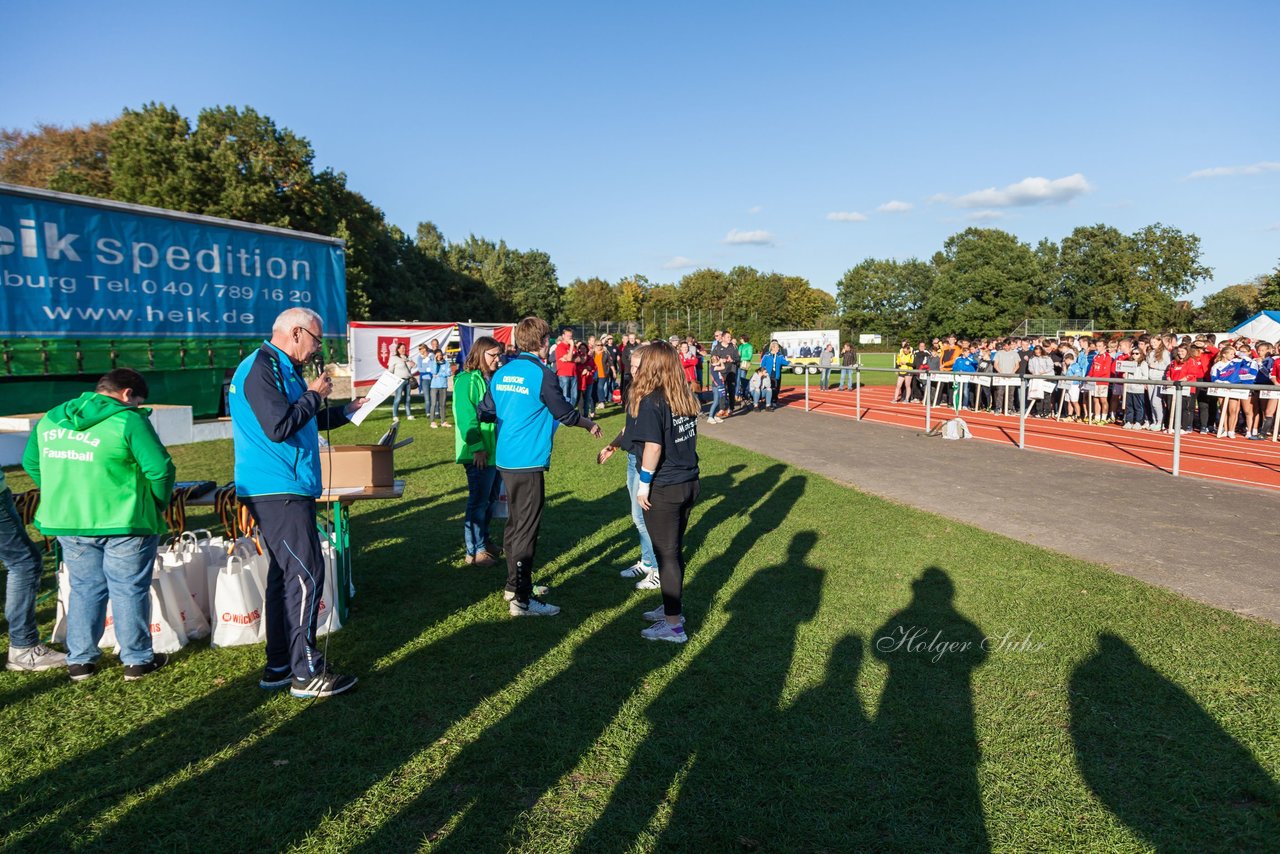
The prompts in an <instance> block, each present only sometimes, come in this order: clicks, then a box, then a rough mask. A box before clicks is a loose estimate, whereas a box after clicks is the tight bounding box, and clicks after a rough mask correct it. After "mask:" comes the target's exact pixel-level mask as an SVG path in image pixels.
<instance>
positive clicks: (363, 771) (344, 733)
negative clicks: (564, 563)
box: [95, 534, 624, 849]
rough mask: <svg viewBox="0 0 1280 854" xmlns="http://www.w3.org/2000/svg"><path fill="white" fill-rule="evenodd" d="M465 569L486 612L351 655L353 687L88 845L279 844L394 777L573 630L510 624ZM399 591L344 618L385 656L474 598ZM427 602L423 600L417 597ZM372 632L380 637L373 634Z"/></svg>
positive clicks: (490, 580) (427, 588) (539, 623)
mask: <svg viewBox="0 0 1280 854" xmlns="http://www.w3.org/2000/svg"><path fill="white" fill-rule="evenodd" d="M622 539H623V535H622V534H618V535H615V536H613V537H609V538H606V539H605V540H604V541H603V542H602V543H601V544H599V545H598V546H596V548H598V549H599V550H600V551H601V552H603V553H606V554H613V553H614V552H617V551H619V550H620V549H621V547H622V546H621V543H622ZM460 571H461V570H460ZM447 572H449V571H446V573H447ZM437 578H438V577H437ZM466 579H469V580H464V581H463V582H462V583H461V584H460V585H459V586H460V588H463V589H466V590H474V589H475V586H476V584H477V583H478V584H481V585H483V586H484V587H486V588H487V591H489V596H490V598H491V599H492V600H493V601H494V604H493V611H492V616H491V617H489V618H488V619H486V618H485V617H484V616H475V617H472V622H470V623H468V624H466V625H463V626H461V627H460V628H459V629H457V630H456V631H454V632H452V633H451V634H447V635H445V636H444V637H441V638H440V639H438V640H435V641H434V642H431V643H428V644H426V645H424V646H423V647H421V648H420V649H416V650H414V651H413V652H411V653H409V654H407V655H405V656H404V657H403V658H401V659H400V660H398V661H396V662H395V663H393V664H392V665H391V666H390V667H387V668H386V669H384V670H382V671H379V672H373V673H370V672H369V671H368V669H367V668H368V667H369V666H370V664H371V663H372V662H373V660H375V659H376V658H377V657H378V656H376V655H374V656H370V655H364V656H356V657H355V664H356V666H355V667H354V668H353V669H354V671H355V672H357V673H364V674H365V675H364V677H363V678H362V681H361V685H360V686H359V688H358V689H357V691H356V692H355V693H353V694H351V695H349V696H345V697H341V698H337V699H334V700H329V701H324V702H321V703H317V704H316V705H315V706H314V707H313V708H309V709H306V710H304V711H303V712H302V713H301V714H298V715H296V716H294V717H292V718H290V719H289V720H287V721H285V722H284V723H282V724H280V725H279V726H278V727H276V728H275V729H274V730H272V731H271V732H270V733H268V734H266V735H265V736H264V737H263V738H262V739H261V740H259V741H258V742H257V743H255V744H253V745H251V746H249V747H247V748H245V749H244V750H241V751H240V752H238V753H236V754H235V755H234V756H232V757H230V758H228V759H227V760H226V761H223V762H221V763H220V764H218V765H216V766H215V767H213V768H211V769H209V770H207V771H206V772H204V773H202V774H199V775H194V776H192V777H190V778H187V779H185V780H182V781H181V782H178V783H176V784H175V785H173V786H172V787H169V788H167V789H165V790H164V791H162V792H160V793H159V794H158V795H156V796H155V797H153V798H152V799H151V800H149V801H148V802H147V803H146V804H145V805H144V806H139V807H137V808H135V809H133V810H131V811H130V812H128V813H127V814H125V815H124V816H122V817H121V818H120V820H119V821H118V822H116V823H115V824H114V825H112V826H110V827H108V828H107V829H105V830H104V831H103V832H102V834H101V836H100V837H99V838H98V839H96V840H95V844H98V845H101V846H102V847H104V848H119V847H127V846H129V845H131V844H132V845H136V844H137V842H138V840H147V841H148V843H150V844H153V845H154V846H156V847H175V846H176V847H181V846H182V845H184V844H185V841H184V840H187V839H188V836H187V835H186V834H187V829H189V828H198V829H199V831H198V833H199V837H200V839H201V840H202V844H203V843H205V842H207V843H208V844H210V845H213V846H214V847H225V846H227V845H234V846H236V847H240V848H249V849H278V848H282V847H287V845H289V844H290V843H296V842H298V841H299V840H300V839H301V837H302V836H303V835H305V834H306V833H307V832H308V831H309V830H310V829H311V828H312V827H313V826H314V825H316V824H317V823H318V822H319V821H320V820H321V819H322V818H323V817H324V816H325V815H326V814H327V813H329V812H330V811H331V810H333V809H335V808H338V807H341V806H342V805H343V804H348V803H351V802H353V801H356V800H357V799H358V798H359V797H360V795H362V794H364V793H365V792H366V791H368V790H369V789H370V788H371V787H373V786H375V785H378V784H380V783H381V784H384V785H385V784H387V783H388V782H390V784H391V785H393V786H394V784H395V780H396V776H395V775H396V772H397V770H398V769H400V768H401V767H403V766H404V765H405V764H406V763H407V762H408V761H409V760H410V759H411V758H412V757H413V756H414V755H416V754H418V753H419V752H420V751H422V750H423V749H425V748H428V747H429V746H431V745H432V744H434V743H435V742H436V741H437V740H438V739H440V738H441V737H442V736H443V735H444V733H445V732H446V731H447V730H448V729H449V727H450V726H452V725H453V723H454V722H456V721H458V720H460V719H462V718H465V717H466V716H467V715H468V714H470V713H471V712H472V711H473V710H474V709H475V708H476V707H477V706H478V705H479V704H480V703H481V702H482V701H484V700H485V699H486V698H488V697H490V696H492V695H494V694H496V693H498V692H500V691H501V690H502V689H504V688H505V687H507V686H508V685H509V684H510V683H511V682H512V680H514V679H515V678H516V677H517V676H519V674H520V673H521V672H522V671H523V670H524V669H525V668H526V667H528V666H529V665H531V664H532V663H533V662H535V661H537V660H538V659H539V658H541V657H542V656H543V655H545V654H546V653H547V652H548V651H549V650H551V649H552V648H553V647H555V646H556V645H557V644H558V643H559V642H560V641H561V640H562V639H563V638H564V636H565V634H567V633H568V632H569V631H570V630H571V629H572V626H573V624H572V623H571V622H570V621H569V620H527V621H520V622H518V623H517V622H513V621H511V620H510V619H509V618H508V617H507V615H506V603H505V602H502V601H501V599H500V598H499V597H498V596H497V595H496V594H495V593H493V591H496V590H498V589H500V588H501V581H500V580H498V579H497V578H496V577H491V576H487V575H475V574H472V575H468V576H466ZM401 589H404V588H403V585H402V586H401ZM384 594H385V591H384ZM405 594H407V595H404V594H402V596H401V598H400V599H399V600H397V601H385V600H386V599H387V598H388V597H387V596H386V595H384V596H383V599H384V601H383V603H382V604H383V610H382V611H381V612H379V611H378V610H377V609H373V608H366V609H365V611H364V613H366V614H370V615H371V617H372V619H370V620H369V621H368V622H365V621H364V620H362V621H360V622H359V623H353V624H352V625H351V626H349V627H347V628H344V630H343V634H344V635H345V634H347V633H348V632H351V633H356V632H360V633H365V632H369V633H371V634H372V635H374V638H373V639H372V640H373V642H374V643H376V644H377V646H378V647H379V649H380V651H381V654H382V655H385V654H387V653H392V652H394V651H395V650H396V649H399V648H400V647H401V646H403V644H405V643H406V642H408V641H410V640H412V639H413V637H414V636H415V635H416V634H417V633H418V632H420V631H421V630H422V629H423V628H424V627H426V626H429V625H430V624H431V623H432V622H433V619H434V617H435V616H442V615H443V614H448V613H451V612H452V611H455V610H456V607H457V606H458V605H461V604H462V601H455V602H454V603H453V606H452V607H450V606H446V607H445V608H444V609H441V608H440V607H439V604H440V602H439V601H438V600H441V599H453V600H459V599H460V598H461V599H462V600H465V599H466V598H474V597H459V595H458V594H457V593H456V592H453V591H451V589H450V588H449V587H448V586H447V584H446V585H445V586H444V587H441V586H440V585H439V584H438V583H437V584H435V585H432V584H430V583H428V582H426V581H424V582H423V583H422V584H421V585H420V589H419V590H418V591H417V595H418V597H419V599H418V601H415V597H414V595H413V593H411V592H409V591H408V590H405ZM619 595H624V594H623V593H622V591H621V590H619ZM427 601H430V602H432V604H433V606H434V607H426V606H425V603H426V602H427ZM442 610H443V614H442ZM382 633H386V638H380V637H377V636H378V635H380V634H382ZM339 637H340V638H341V637H342V635H339ZM384 640H386V641H389V642H385V643H384V642H382V641H384ZM344 660H346V661H349V660H350V659H344ZM281 702H290V701H289V700H288V699H287V698H282V699H281ZM512 748H513V746H512V745H508V746H507V750H506V751H504V754H505V755H509V756H519V755H520V752H519V751H518V750H515V749H512ZM350 820H351V821H353V822H354V823H356V824H358V823H359V822H360V821H361V820H362V819H361V818H360V817H358V816H357V817H353V818H352V819H350Z"/></svg>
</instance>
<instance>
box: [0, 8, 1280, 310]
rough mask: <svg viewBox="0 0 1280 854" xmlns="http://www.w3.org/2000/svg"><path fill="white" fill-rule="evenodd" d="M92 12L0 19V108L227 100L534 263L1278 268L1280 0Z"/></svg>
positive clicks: (25, 116) (356, 185)
mask: <svg viewBox="0 0 1280 854" xmlns="http://www.w3.org/2000/svg"><path fill="white" fill-rule="evenodd" d="M107 5H108V4H100V5H98V6H90V5H89V4H87V3H64V2H57V0H48V2H45V3H41V4H23V5H21V6H14V7H11V8H9V9H7V10H6V13H5V32H6V37H5V39H4V41H5V46H6V50H5V52H6V60H7V61H6V63H5V66H6V71H5V74H4V81H3V85H0V126H6V127H31V126H33V125H34V124H36V123H37V122H53V123H57V124H74V123H84V122H88V121H90V120H94V119H106V118H110V117H112V116H114V115H117V114H118V113H119V111H120V109H121V108H122V107H125V106H139V105H141V104H143V103H145V102H148V101H153V100H154V101H161V102H165V103H168V104H172V105H174V106H176V107H177V108H178V109H179V110H180V111H182V112H183V113H184V114H185V115H187V116H189V117H190V118H192V119H193V120H194V118H195V116H196V114H197V113H198V111H199V110H200V109H201V108H202V107H206V106H212V105H216V104H234V105H240V106H244V105H249V106H253V107H254V108H256V109H258V110H259V111H261V112H263V113H266V114H267V115H269V116H271V117H272V118H273V119H274V120H275V121H276V122H277V123H278V124H280V125H283V126H285V127H288V128H291V129H292V130H294V131H295V132H297V133H299V134H301V135H303V136H305V137H307V138H308V139H309V140H310V141H311V143H312V145H313V146H314V147H315V151H316V161H317V164H318V165H320V166H332V167H334V168H335V169H338V170H341V171H345V172H346V173H347V175H348V180H349V184H350V186H351V187H352V188H353V189H356V190H358V191H360V192H362V193H364V194H365V195H366V196H367V197H368V198H370V199H371V200H372V201H373V202H374V203H375V204H377V205H379V206H380V207H382V209H383V210H384V211H385V212H386V214H387V217H388V219H390V221H392V222H394V223H396V224H398V225H400V226H401V227H403V228H405V229H406V230H410V231H411V230H412V229H413V227H414V225H415V224H416V223H417V222H419V221H420V220H428V219H429V220H432V221H434V222H435V223H436V224H437V225H438V226H439V227H440V228H441V230H442V231H443V232H444V233H445V235H446V236H447V237H448V238H449V239H451V240H460V239H463V238H465V237H466V236H467V234H468V233H475V234H479V235H484V236H487V237H491V238H494V239H497V238H502V239H505V240H506V241H507V242H508V243H509V244H511V245H513V246H516V247H519V248H538V249H543V250H545V251H547V252H549V253H550V255H551V258H552V260H553V261H554V262H555V263H556V265H557V268H558V270H559V273H560V278H561V282H562V283H567V282H568V281H570V280H571V279H573V278H575V277H579V276H581V277H586V276H592V275H596V276H602V277H604V278H607V279H610V280H617V279H618V278H619V277H622V276H624V275H629V274H632V273H641V274H644V275H647V276H649V277H650V279H651V280H654V281H674V280H676V279H678V278H679V276H681V275H683V274H684V273H685V272H687V271H688V269H692V267H693V266H694V265H697V266H715V267H720V268H724V269H727V268H728V267H731V266H733V265H736V264H750V265H752V266H755V267H757V268H760V269H763V270H777V271H779V272H784V273H789V274H797V275H803V276H805V277H807V278H808V279H809V280H810V281H811V282H812V283H813V284H814V285H816V286H819V287H823V288H827V289H828V290H833V289H834V286H835V283H836V281H837V280H838V279H839V277H840V276H841V274H842V273H843V272H844V271H845V270H846V269H848V268H849V267H851V266H853V265H854V264H856V263H858V262H859V261H861V260H862V259H863V258H866V257H898V258H906V257H911V256H919V257H923V258H927V257H929V256H930V255H931V254H932V253H933V252H934V251H935V250H937V249H938V248H940V246H941V244H942V242H943V240H945V239H946V237H947V236H948V235H949V234H951V233H953V232H956V231H959V230H962V229H963V228H965V227H967V226H969V225H972V224H978V225H991V226H995V227H999V228H1004V229H1006V230H1008V231H1011V232H1013V233H1014V234H1016V235H1018V236H1019V237H1020V238H1021V239H1023V240H1026V241H1029V242H1031V243H1034V242H1036V241H1037V240H1039V239H1040V238H1041V237H1050V238H1052V239H1054V240H1060V239H1061V238H1062V237H1063V236H1065V235H1066V234H1068V233H1069V232H1070V231H1071V229H1072V228H1074V227H1075V226H1077V225H1088V224H1093V223H1098V222H1105V223H1108V224H1111V225H1114V226H1116V227H1118V228H1120V229H1122V230H1125V231H1133V230H1136V229H1137V228H1140V227H1141V226H1143V225H1146V224H1149V223H1153V222H1163V223H1166V224H1168V225H1173V226H1176V227H1178V228H1181V229H1183V230H1185V231H1190V232H1194V233H1195V234H1198V235H1199V236H1200V237H1201V239H1202V241H1203V243H1202V245H1203V250H1204V261H1205V262H1206V263H1207V264H1208V265H1209V266H1211V267H1213V268H1214V271H1215V277H1214V281H1213V282H1212V283H1210V284H1208V285H1207V286H1205V287H1202V288H1201V289H1200V290H1199V291H1198V292H1197V297H1199V296H1203V295H1204V294H1205V293H1208V292H1211V291H1213V290H1216V289H1218V288H1221V287H1225V286H1226V285H1229V284H1233V283H1236V282H1240V281H1245V280H1247V279H1250V278H1252V277H1253V276H1255V275H1258V274H1260V273H1265V272H1268V271H1270V270H1271V269H1273V268H1274V267H1275V266H1276V264H1277V261H1278V260H1280V108H1278V107H1280V95H1277V87H1276V84H1277V81H1280V51H1277V50H1276V46H1275V34H1276V33H1277V32H1280V3H1275V2H1216V3H1207V2H1202V3H1185V2H1161V3H1121V2H1109V3H1090V2H1077V3H1069V4H1066V3H1052V4H1038V3H1036V4H1033V3H1026V2H1021V3H1008V4H1004V3H987V4H984V3H971V4H964V3H900V4H893V5H892V6H891V5H890V4H887V3H886V4H857V3H848V2H846V3H787V4H782V3H751V2H738V3H723V4H720V3H697V4H689V3H685V4H664V3H649V4H643V6H642V7H641V6H638V7H635V8H633V9H622V8H618V9H613V8H605V6H606V4H587V3H582V4H564V3H554V2H547V3H541V4H532V3H531V4H524V5H515V4H480V3H476V4H456V3H449V4H445V3H433V4H424V3H384V4H370V8H369V9H367V10H366V9H360V8H359V6H358V5H357V4H349V3H346V4H336V3H334V4H330V3H307V4H292V5H289V4H275V3H261V2H258V3H240V2H222V3H218V4H174V3H150V4H148V3H125V4H118V5H119V6H120V9H115V10H112V9H106V8H102V7H104V6H107ZM110 5H117V4H110ZM1204 170H1222V173H1221V174H1219V173H1215V174H1211V175H1205V176H1202V177H1190V176H1194V175H1196V173H1200V172H1203V171H1204ZM1027 179H1033V180H1030V181H1028V180H1027ZM987 191H990V192H987ZM894 202H897V203H899V204H896V205H895V204H891V203H894ZM894 208H897V210H894ZM833 215H835V216H833Z"/></svg>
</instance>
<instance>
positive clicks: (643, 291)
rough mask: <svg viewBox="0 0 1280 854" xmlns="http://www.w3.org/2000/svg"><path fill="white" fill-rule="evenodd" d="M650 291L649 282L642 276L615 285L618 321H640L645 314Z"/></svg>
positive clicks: (632, 277)
mask: <svg viewBox="0 0 1280 854" xmlns="http://www.w3.org/2000/svg"><path fill="white" fill-rule="evenodd" d="M648 290H649V280H648V279H647V278H645V277H644V276H640V275H635V276H631V277H630V278H627V279H623V280H622V281H620V282H618V284H616V285H614V291H615V299H616V300H617V305H618V312H617V315H616V319H617V320H620V321H623V322H635V321H638V320H640V319H641V316H642V315H643V313H644V305H645V299H646V298H647V296H648Z"/></svg>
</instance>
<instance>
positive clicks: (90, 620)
mask: <svg viewBox="0 0 1280 854" xmlns="http://www.w3.org/2000/svg"><path fill="white" fill-rule="evenodd" d="M58 542H59V543H61V544H62V558H63V560H64V561H66V564H67V574H68V577H69V578H70V581H71V596H70V599H71V601H70V602H68V603H67V663H68V664H89V663H90V662H93V661H97V660H98V657H99V656H100V655H102V650H100V649H98V642H99V641H101V640H102V629H103V623H104V622H105V621H106V619H107V597H108V595H110V597H111V616H112V620H113V621H114V623H115V630H116V645H117V646H118V647H119V648H120V661H121V662H123V663H124V664H146V663H147V662H149V661H150V660H151V657H152V655H153V653H152V650H151V573H152V571H153V570H154V569H155V562H156V546H157V545H158V544H159V542H160V538H159V537H157V536H155V535H154V534H153V535H151V536H148V537H129V536H115V537H58Z"/></svg>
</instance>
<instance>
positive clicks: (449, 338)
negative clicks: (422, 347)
mask: <svg viewBox="0 0 1280 854" xmlns="http://www.w3.org/2000/svg"><path fill="white" fill-rule="evenodd" d="M347 335H348V337H349V339H350V341H349V342H348V345H347V352H348V355H349V356H350V358H351V382H352V384H353V385H354V386H355V387H356V388H360V387H363V386H370V385H373V384H374V383H375V382H377V381H378V377H380V376H381V375H382V372H383V371H385V370H386V369H387V360H388V359H389V358H390V357H391V354H392V353H394V352H395V348H396V345H397V344H403V345H405V352H406V353H407V354H408V355H409V358H410V359H412V358H413V357H414V356H416V355H418V345H419V344H426V345H428V346H430V344H431V342H432V341H433V340H434V341H435V342H436V345H437V346H438V347H439V348H440V349H441V350H448V349H449V348H450V347H453V346H456V345H457V344H458V327H457V324H454V323H356V322H352V323H350V324H348V326H347Z"/></svg>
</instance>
